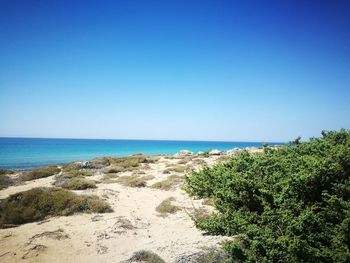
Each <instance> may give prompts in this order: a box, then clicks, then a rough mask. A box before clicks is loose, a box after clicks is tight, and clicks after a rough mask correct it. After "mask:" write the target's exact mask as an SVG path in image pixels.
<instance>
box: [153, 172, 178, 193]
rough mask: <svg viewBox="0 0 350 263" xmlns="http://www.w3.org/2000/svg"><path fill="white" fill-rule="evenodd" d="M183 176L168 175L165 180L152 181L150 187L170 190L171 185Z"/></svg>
mask: <svg viewBox="0 0 350 263" xmlns="http://www.w3.org/2000/svg"><path fill="white" fill-rule="evenodd" d="M183 178H184V177H183V176H179V175H170V176H169V177H168V178H167V179H166V180H164V181H160V182H156V183H154V184H153V185H152V186H151V188H156V189H161V190H166V191H167V190H170V189H171V188H172V187H173V186H175V185H176V184H178V183H181V182H182V181H183Z"/></svg>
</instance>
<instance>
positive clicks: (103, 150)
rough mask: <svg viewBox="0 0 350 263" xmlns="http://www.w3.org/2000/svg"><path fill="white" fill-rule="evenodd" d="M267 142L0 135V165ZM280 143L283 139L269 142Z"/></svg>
mask: <svg viewBox="0 0 350 263" xmlns="http://www.w3.org/2000/svg"><path fill="white" fill-rule="evenodd" d="M265 143H266V142H223V141H172V140H107V139H54V138H52V139H48V138H5V137H0V168H5V169H28V168H34V167H39V166H44V165H48V164H63V163H66V162H71V161H87V160H92V159H94V158H97V157H101V156H116V157H118V156H129V155H133V154H137V153H143V154H146V155H158V154H175V153H177V152H179V151H181V150H189V151H191V152H199V151H207V150H210V149H218V150H229V149H233V148H245V147H261V146H262V145H264V144H265ZM267 144H269V145H281V144H283V143H281V142H267Z"/></svg>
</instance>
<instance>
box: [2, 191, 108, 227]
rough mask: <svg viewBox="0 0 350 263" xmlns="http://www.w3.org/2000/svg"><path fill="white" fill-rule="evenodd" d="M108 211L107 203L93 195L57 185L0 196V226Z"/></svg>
mask: <svg viewBox="0 0 350 263" xmlns="http://www.w3.org/2000/svg"><path fill="white" fill-rule="evenodd" d="M109 211H111V208H110V206H109V205H108V204H107V203H106V202H104V201H103V200H101V199H99V198H98V197H97V196H92V195H91V196H89V195H76V194H74V193H73V192H71V191H68V190H65V189H60V188H33V189H30V190H28V191H25V192H20V193H17V194H13V195H11V196H9V197H8V198H6V199H2V200H0V228H4V227H8V226H14V225H19V224H24V223H28V222H34V221H38V220H42V219H44V218H46V217H48V216H67V215H71V214H74V213H77V212H88V213H91V212H94V213H104V212H109Z"/></svg>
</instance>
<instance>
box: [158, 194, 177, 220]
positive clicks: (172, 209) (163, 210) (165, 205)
mask: <svg viewBox="0 0 350 263" xmlns="http://www.w3.org/2000/svg"><path fill="white" fill-rule="evenodd" d="M173 201H175V198H174V197H169V198H167V199H165V200H164V201H163V202H161V203H160V204H159V205H158V206H157V207H156V211H157V212H158V213H160V214H161V215H162V216H167V215H168V214H174V213H176V212H177V211H179V210H181V208H180V207H178V206H175V205H173V204H172V203H171V202H173Z"/></svg>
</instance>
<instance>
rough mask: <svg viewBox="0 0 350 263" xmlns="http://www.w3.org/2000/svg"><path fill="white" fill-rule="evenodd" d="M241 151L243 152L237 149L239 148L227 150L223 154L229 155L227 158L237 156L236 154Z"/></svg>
mask: <svg viewBox="0 0 350 263" xmlns="http://www.w3.org/2000/svg"><path fill="white" fill-rule="evenodd" d="M241 151H243V150H242V149H239V148H233V149H231V150H227V151H226V152H225V154H226V155H229V156H235V155H237V154H238V153H240V152H241Z"/></svg>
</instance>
